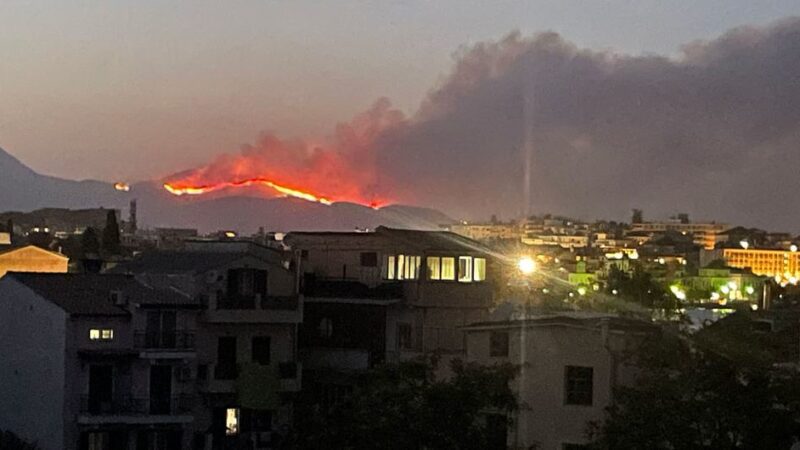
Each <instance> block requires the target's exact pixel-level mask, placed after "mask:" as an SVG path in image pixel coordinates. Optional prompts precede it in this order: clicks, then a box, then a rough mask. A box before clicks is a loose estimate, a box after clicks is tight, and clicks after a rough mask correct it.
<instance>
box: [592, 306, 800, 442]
mask: <svg viewBox="0 0 800 450" xmlns="http://www.w3.org/2000/svg"><path fill="white" fill-rule="evenodd" d="M740 314H741V315H740ZM734 316H738V317H732V318H731V320H730V321H728V320H723V321H722V322H726V323H717V324H714V325H711V326H709V327H707V328H705V329H703V330H701V331H700V332H698V333H697V334H696V335H681V334H678V335H667V334H662V335H659V336H655V337H653V338H651V339H650V340H649V341H647V343H646V344H645V347H644V348H642V349H640V350H641V351H640V352H639V353H638V355H639V364H640V366H641V369H642V370H641V374H640V376H639V377H638V380H637V381H636V383H635V384H634V385H633V386H630V387H621V388H618V389H617V390H616V391H615V402H614V403H613V404H612V406H610V407H609V408H608V410H607V417H606V419H605V421H604V422H602V423H600V424H594V426H593V427H592V428H591V430H590V433H591V435H592V437H593V439H594V444H593V448H598V449H616V448H642V449H644V448H647V449H651V448H652V449H712V448H713V449H737V448H741V449H766V448H770V449H771V448H775V449H778V448H786V449H788V448H789V447H790V446H791V445H792V442H793V440H794V438H795V437H796V436H800V426H799V425H798V422H797V420H796V419H798V417H800V415H798V412H799V411H798V405H800V403H799V402H800V376H799V375H798V372H797V369H796V367H794V366H792V367H786V366H785V365H778V364H775V363H776V361H780V360H783V358H785V357H786V354H785V353H783V352H784V351H785V349H786V348H787V347H786V343H789V345H790V346H791V348H792V349H793V351H792V352H791V353H794V355H793V356H792V358H794V359H796V351H794V348H795V347H796V340H797V333H796V332H794V333H793V334H792V337H791V338H790V339H787V338H786V336H783V335H781V334H780V333H764V332H758V331H756V327H755V326H754V324H753V322H752V321H751V320H750V319H749V317H748V316H747V315H746V314H743V313H737V314H735V315H734ZM782 353H783V354H782Z"/></svg>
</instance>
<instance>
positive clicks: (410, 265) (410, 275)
mask: <svg viewBox="0 0 800 450" xmlns="http://www.w3.org/2000/svg"><path fill="white" fill-rule="evenodd" d="M420 261H422V257H420V256H406V263H405V274H404V278H405V279H406V280H416V279H417V278H418V277H419V266H420Z"/></svg>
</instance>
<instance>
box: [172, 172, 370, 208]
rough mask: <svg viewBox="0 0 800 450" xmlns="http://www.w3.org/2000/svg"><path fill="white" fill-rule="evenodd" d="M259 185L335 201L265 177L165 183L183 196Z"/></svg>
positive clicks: (320, 200) (324, 201)
mask: <svg viewBox="0 0 800 450" xmlns="http://www.w3.org/2000/svg"><path fill="white" fill-rule="evenodd" d="M258 185H260V186H267V187H270V188H272V189H274V190H276V191H277V192H279V193H281V194H283V195H284V196H286V197H295V198H300V199H303V200H307V201H309V202H316V203H322V204H323V205H330V204H332V203H333V202H332V201H331V200H329V199H327V198H325V197H322V196H318V195H314V194H312V193H310V192H305V191H301V190H299V189H292V188H290V187H286V186H283V185H280V184H277V183H275V182H273V181H270V180H267V179H265V178H251V179H248V180H241V181H231V182H225V183H218V184H213V185H207V186H180V185H177V184H171V183H164V189H166V190H167V191H168V192H169V193H170V194H173V195H177V196H181V195H200V194H206V193H209V192H214V191H218V190H220V189H225V188H229V187H247V186H258ZM370 206H372V207H377V206H378V205H370Z"/></svg>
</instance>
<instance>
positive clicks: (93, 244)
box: [81, 227, 100, 256]
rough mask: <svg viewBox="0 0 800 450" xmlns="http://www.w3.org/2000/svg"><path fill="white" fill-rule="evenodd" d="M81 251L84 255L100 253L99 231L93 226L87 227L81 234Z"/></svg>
mask: <svg viewBox="0 0 800 450" xmlns="http://www.w3.org/2000/svg"><path fill="white" fill-rule="evenodd" d="M81 253H83V255H84V256H86V255H91V254H94V255H96V254H98V253H100V241H99V240H98V238H97V231H95V229H94V228H92V227H87V228H86V230H84V231H83V234H82V235H81Z"/></svg>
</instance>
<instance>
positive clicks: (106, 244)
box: [103, 209, 120, 255]
mask: <svg viewBox="0 0 800 450" xmlns="http://www.w3.org/2000/svg"><path fill="white" fill-rule="evenodd" d="M119 242H120V241H119V224H117V214H116V212H114V210H113V209H112V210H109V211H108V214H107V215H106V227H105V228H104V229H103V250H105V251H106V252H108V253H110V254H112V255H115V254H118V253H119Z"/></svg>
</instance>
